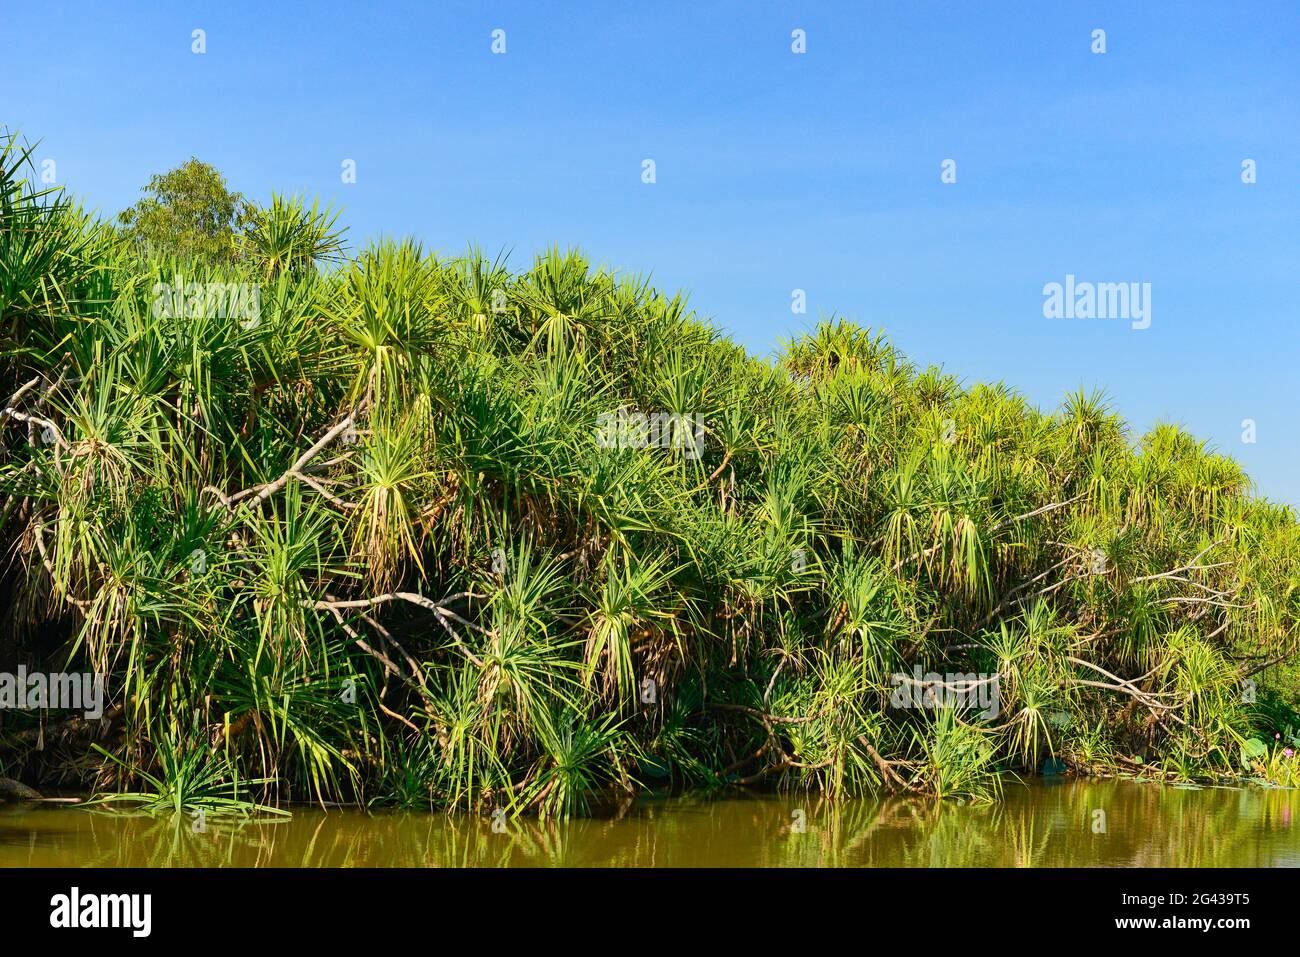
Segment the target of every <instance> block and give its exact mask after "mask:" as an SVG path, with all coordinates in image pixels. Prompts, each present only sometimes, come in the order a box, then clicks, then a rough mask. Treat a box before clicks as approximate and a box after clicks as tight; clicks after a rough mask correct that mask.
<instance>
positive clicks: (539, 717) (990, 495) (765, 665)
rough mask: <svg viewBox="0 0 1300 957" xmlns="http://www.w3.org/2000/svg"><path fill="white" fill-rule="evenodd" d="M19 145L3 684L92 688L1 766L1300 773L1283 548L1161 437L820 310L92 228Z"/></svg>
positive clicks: (794, 776) (240, 783) (656, 776)
mask: <svg viewBox="0 0 1300 957" xmlns="http://www.w3.org/2000/svg"><path fill="white" fill-rule="evenodd" d="M4 142H6V143H7V146H5V147H4V153H3V160H2V161H0V177H3V178H2V179H0V319H2V322H3V337H4V341H3V368H2V371H0V375H2V376H3V379H4V381H3V383H0V386H2V391H3V394H4V395H5V396H8V397H9V398H8V400H7V402H6V404H5V407H4V410H3V413H0V418H2V420H3V435H2V438H0V482H2V483H3V484H2V485H0V491H2V492H3V494H4V496H5V498H4V504H3V511H2V512H0V521H2V525H0V535H2V536H3V539H4V544H5V549H6V550H5V564H4V567H3V578H2V579H0V589H2V590H3V594H4V599H3V607H4V613H5V626H4V629H3V630H4V637H3V638H0V653H2V656H0V662H3V664H4V665H5V666H6V667H11V665H10V663H13V664H14V665H16V663H17V662H19V661H24V662H29V663H31V664H36V663H40V664H42V665H43V666H44V667H46V668H47V670H51V669H53V670H57V669H58V668H59V667H66V668H68V669H70V670H71V669H75V670H79V671H94V672H97V673H100V674H105V675H107V676H108V689H109V697H110V703H109V707H108V708H107V710H106V712H105V716H104V719H103V720H102V721H99V722H91V721H86V720H84V719H81V718H77V717H72V718H67V717H66V715H65V714H62V713H60V712H57V711H48V712H39V713H36V714H32V713H18V712H12V711H10V712H0V775H7V776H9V777H14V778H22V779H24V780H26V781H28V782H29V783H31V784H35V785H38V786H42V787H52V788H67V789H84V790H94V791H99V792H111V793H121V792H130V793H135V794H137V795H144V796H145V799H146V800H147V801H148V802H149V804H150V806H156V807H161V808H195V807H207V808H209V809H211V810H212V811H213V812H214V813H219V812H221V811H223V810H229V809H231V808H239V807H250V806H252V805H253V804H261V805H266V806H283V805H286V804H288V803H290V802H293V801H327V802H328V801H338V802H350V803H351V802H355V803H363V804H368V803H383V804H397V805H405V806H411V807H424V808H428V807H437V808H456V809H477V810H481V811H485V812H489V813H490V812H492V811H494V810H496V809H500V810H501V811H503V812H505V813H508V814H517V813H523V812H528V813H533V812H535V813H540V814H544V815H554V814H572V813H587V812H590V811H593V810H597V809H599V808H600V807H601V806H602V805H604V804H605V803H607V802H608V801H609V800H611V799H612V798H613V797H615V796H618V795H626V794H632V793H636V792H638V791H644V790H646V789H663V788H685V787H689V788H699V789H705V790H707V789H718V788H724V787H734V786H754V787H776V788H785V789H811V790H813V791H816V792H818V793H820V794H823V795H825V796H826V797H827V798H830V799H834V798H837V797H842V796H847V795H854V794H859V793H864V792H875V791H891V792H897V793H901V794H916V795H939V796H960V797H965V798H974V799H977V800H988V799H994V798H996V796H997V793H998V782H999V780H1000V778H999V775H1000V773H1001V772H1006V771H1012V772H1016V773H1021V774H1025V773H1028V774H1033V773H1037V772H1039V771H1040V770H1041V769H1042V768H1043V766H1044V764H1045V763H1048V764H1049V765H1050V766H1051V767H1054V768H1062V769H1065V770H1067V771H1073V772H1075V773H1080V774H1090V773H1105V774H1117V773H1129V774H1141V775H1144V776H1149V777H1156V778H1166V779H1171V780H1180V781H1189V780H1207V779H1220V778H1227V777H1233V778H1255V779H1260V780H1272V781H1273V782H1274V783H1279V784H1290V785H1295V784H1296V783H1298V782H1297V780H1296V778H1297V774H1296V771H1295V767H1296V765H1295V764H1294V762H1292V761H1291V754H1290V753H1289V752H1290V750H1292V749H1294V746H1295V745H1296V744H1297V740H1296V735H1297V734H1298V733H1300V730H1298V729H1300V717H1298V716H1297V710H1296V702H1297V688H1298V687H1300V685H1298V684H1297V672H1296V668H1295V666H1294V657H1293V656H1294V654H1295V652H1296V650H1297V649H1296V635H1297V628H1298V619H1300V527H1298V526H1297V523H1296V516H1295V514H1294V512H1293V511H1292V510H1291V509H1290V508H1288V507H1283V506H1279V505H1275V504H1271V503H1270V502H1268V501H1266V500H1263V499H1260V498H1258V497H1254V496H1253V495H1252V494H1251V490H1250V484H1249V481H1248V479H1247V477H1246V476H1245V475H1244V474H1243V473H1242V471H1241V469H1240V468H1239V467H1238V466H1237V465H1236V464H1235V463H1234V462H1233V461H1232V460H1231V459H1230V458H1228V457H1225V456H1223V455H1220V454H1217V453H1215V452H1214V451H1212V450H1211V449H1209V448H1207V447H1206V445H1205V444H1204V443H1202V442H1200V441H1198V440H1196V439H1195V438H1194V437H1193V436H1191V435H1189V434H1187V433H1186V432H1185V431H1183V430H1182V429H1180V428H1179V427H1177V426H1174V425H1161V426H1158V427H1157V428H1155V429H1154V430H1152V431H1151V432H1149V433H1148V434H1145V435H1135V434H1133V433H1132V432H1131V431H1130V430H1129V429H1128V427H1127V426H1126V425H1125V423H1124V421H1123V420H1122V419H1121V418H1120V416H1119V415H1118V414H1117V413H1116V412H1115V410H1113V409H1112V408H1110V406H1109V405H1108V404H1107V401H1106V399H1105V398H1104V396H1103V395H1102V394H1100V393H1096V392H1088V391H1078V392H1075V393H1073V394H1070V395H1068V396H1066V397H1065V400H1064V401H1063V403H1062V404H1061V406H1060V408H1059V409H1055V410H1049V411H1042V410H1039V409H1037V408H1035V407H1033V406H1032V405H1031V404H1029V403H1028V402H1027V401H1026V400H1025V399H1024V398H1023V397H1021V396H1020V395H1018V394H1017V393H1016V392H1015V391H1014V390H1013V389H1011V388H1009V387H1007V386H1005V385H1002V384H975V385H964V384H962V383H960V382H959V381H958V380H957V379H956V378H954V377H953V376H952V375H949V374H948V373H945V372H944V371H943V370H942V369H939V368H934V367H931V368H927V369H921V368H917V367H915V366H914V365H912V364H911V363H909V362H908V360H907V359H906V357H905V356H903V355H902V354H900V353H899V352H898V350H896V349H895V348H894V347H893V346H892V345H891V344H890V343H889V341H888V340H887V339H886V338H885V337H884V335H883V334H882V333H880V332H878V331H873V330H868V329H864V328H860V327H858V326H856V325H854V324H852V323H849V322H846V321H841V320H834V319H832V320H828V321H824V322H821V323H819V324H818V325H817V326H816V328H815V329H814V330H812V331H810V332H808V333H807V334H805V335H802V336H799V337H797V338H795V339H794V340H793V341H791V342H790V343H788V344H787V345H786V346H785V347H784V349H783V350H782V351H781V352H780V353H779V354H778V355H777V356H776V357H775V358H774V359H772V360H764V359H760V358H756V357H754V356H751V355H748V354H747V353H746V352H745V351H744V350H743V349H742V348H740V347H739V346H737V345H736V344H734V343H733V342H731V341H730V340H729V339H728V338H727V337H726V336H725V335H724V334H723V333H722V332H720V331H719V330H718V329H716V328H714V327H713V326H711V325H710V324H709V323H707V322H706V321H704V320H703V319H701V318H700V317H699V316H697V315H696V314H694V313H693V312H691V311H690V309H689V308H688V306H687V303H686V301H685V300H684V298H683V297H681V296H680V295H669V294H666V293H663V292H661V291H659V290H656V289H654V288H653V287H651V286H650V285H649V283H648V282H646V281H643V280H641V279H638V278H635V277H632V276H626V275H620V274H615V273H613V272H610V271H608V270H605V269H600V268H594V267H593V266H592V265H591V264H590V263H589V262H588V261H587V260H586V259H585V258H584V257H583V256H582V255H581V254H579V253H577V252H572V251H570V252H565V251H561V250H552V251H550V252H548V253H547V254H545V255H542V256H540V257H538V258H537V259H536V260H535V262H534V263H533V264H532V265H531V266H530V267H528V268H526V269H523V270H522V271H511V270H510V269H509V268H508V267H507V265H506V263H504V262H503V261H499V260H493V259H490V258H487V257H484V256H483V255H481V254H479V253H478V252H477V251H470V252H469V253H467V254H466V255H463V256H457V257H452V258H445V257H442V256H438V255H435V254H433V253H431V252H429V251H427V250H425V249H423V248H422V247H421V246H420V245H419V244H418V243H416V242H414V241H409V240H402V241H393V240H386V241H382V242H378V243H374V244H371V245H369V246H366V247H364V248H363V249H361V250H360V251H358V252H356V253H355V254H354V255H351V256H349V255H345V253H344V247H343V243H342V235H341V233H340V231H339V230H338V228H337V226H336V217H335V214H333V213H331V212H328V211H323V210H321V209H320V208H319V207H317V206H314V205H308V204H306V203H304V202H301V201H298V200H291V199H286V198H276V199H275V200H274V201H273V202H272V204H271V205H269V206H266V207H254V206H247V205H246V204H245V205H240V204H242V202H243V201H242V200H240V201H239V202H238V203H235V202H233V201H232V202H231V203H230V204H229V207H230V208H229V215H228V216H227V217H226V218H225V220H224V221H223V222H220V223H216V224H215V225H214V223H213V221H211V220H204V219H203V218H202V216H195V215H191V217H190V220H189V221H188V223H187V224H186V226H185V230H181V231H177V230H175V229H172V228H171V227H170V226H169V225H168V223H169V220H168V218H167V216H165V215H163V214H162V213H160V212H159V210H158V208H157V207H156V205H150V203H147V202H144V201H142V204H141V205H140V206H139V207H137V208H135V209H134V211H133V212H132V213H131V214H130V215H128V216H124V217H123V219H122V221H121V222H120V223H117V224H110V223H107V222H104V221H102V220H100V219H98V218H96V217H94V216H92V215H90V214H88V213H86V212H84V211H83V210H82V209H81V208H79V207H78V206H77V205H76V204H75V203H74V202H73V201H72V200H71V199H70V198H68V196H66V195H65V194H64V193H63V192H61V191H59V190H46V191H44V192H42V190H41V188H40V187H39V182H38V176H36V175H34V174H33V171H32V169H31V165H30V162H29V157H28V155H27V154H26V152H25V150H23V149H22V148H21V147H20V146H19V142H18V140H17V139H8V140H6V141H4ZM194 172H195V171H194V170H190V173H191V174H193V173H194ZM200 172H201V171H200ZM33 184H37V185H35V186H34V185H33ZM151 202H154V203H159V202H161V203H163V204H166V203H167V202H168V196H167V194H166V193H165V192H160V193H158V194H156V195H155V197H154V199H153V200H152V201H151ZM217 202H218V203H224V202H225V201H224V200H221V199H220V197H218V199H217ZM173 206H174V207H179V204H175V203H174V204H173ZM205 208H207V207H205ZM222 208H225V207H224V206H223V207H222ZM182 212H183V209H182ZM169 215H170V214H169ZM177 215H180V214H177ZM141 223H146V224H148V227H147V229H142V228H141ZM195 223H197V225H194V224H195ZM182 233H183V236H184V238H183V241H182V242H176V243H170V244H169V241H168V237H169V236H173V237H174V236H176V235H181V234H182ZM619 410H624V412H625V413H627V415H626V416H625V417H624V419H623V420H620V421H630V422H632V423H633V432H634V434H633V435H631V436H630V440H629V441H608V440H607V438H608V436H607V435H606V433H602V432H601V428H600V425H599V424H600V423H602V422H604V423H608V422H609V421H610V419H609V417H610V416H611V415H616V414H617V413H618V412H619ZM638 413H642V414H646V415H655V414H658V415H659V416H660V418H659V419H653V420H647V421H655V422H660V423H666V425H664V427H663V428H661V429H656V430H655V431H654V432H651V431H650V430H649V429H646V428H643V427H642V426H644V425H645V424H646V422H643V420H641V419H638V418H636V415H637V414H638ZM697 427H698V429H699V430H700V431H699V434H700V436H701V437H702V445H701V446H698V450H699V451H700V454H699V455H696V454H695V453H696V451H697V446H695V445H694V444H693V442H692V441H678V440H679V439H680V438H682V436H683V435H684V434H687V433H689V434H687V437H688V438H691V439H693V437H694V436H695V434H696V433H695V432H694V431H692V430H695V429H696V428H697ZM917 669H919V672H918V671H917ZM918 673H919V674H921V675H922V676H923V677H922V679H921V681H922V685H924V684H925V682H928V681H931V680H933V679H932V678H931V677H930V676H945V675H948V676H952V675H956V676H958V677H956V678H950V679H944V680H945V681H946V682H947V685H948V687H947V691H949V692H955V693H956V694H957V695H960V693H962V692H970V691H971V690H972V689H973V688H974V687H975V682H980V683H981V684H980V685H979V686H980V687H986V686H991V688H992V689H993V697H992V698H991V699H985V702H986V703H985V704H976V705H973V706H966V705H964V704H962V703H961V701H962V700H964V699H960V698H959V697H958V699H957V700H956V703H954V695H953V694H948V695H946V697H947V700H948V704H947V705H946V706H943V707H932V706H931V705H933V704H934V703H935V701H934V698H935V695H934V692H933V689H931V691H930V692H929V695H930V696H929V697H926V692H925V690H924V689H923V688H922V689H919V690H916V691H915V693H912V694H904V695H902V697H901V704H900V696H899V691H900V688H903V687H912V686H911V685H909V684H908V682H907V679H909V678H911V679H912V680H913V681H915V680H916V679H915V678H914V676H915V675H916V674H918ZM898 676H905V677H904V678H902V679H900V678H899V677H898ZM938 697H940V698H943V697H945V695H944V693H943V691H942V690H941V691H940V694H939V695H938ZM989 702H991V706H989ZM906 705H912V706H906Z"/></svg>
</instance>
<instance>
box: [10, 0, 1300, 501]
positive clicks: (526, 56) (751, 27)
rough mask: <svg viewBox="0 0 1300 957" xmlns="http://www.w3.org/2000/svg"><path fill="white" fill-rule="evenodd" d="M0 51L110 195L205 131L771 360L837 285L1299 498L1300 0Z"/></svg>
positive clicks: (204, 8)
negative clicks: (585, 265) (593, 277)
mask: <svg viewBox="0 0 1300 957" xmlns="http://www.w3.org/2000/svg"><path fill="white" fill-rule="evenodd" d="M196 29H202V30H204V31H205V36H206V52H205V53H203V54H196V53H193V52H192V45H193V40H192V32H193V31H194V30H196ZM498 29H500V30H504V31H505V44H506V52H505V53H504V54H494V53H493V51H492V42H493V39H492V33H493V31H494V30H498ZM796 29H802V30H804V31H806V47H807V52H806V53H803V54H796V53H794V52H792V49H791V45H792V42H793V41H792V38H791V33H792V31H794V30H796ZM1097 29H1102V30H1105V43H1106V52H1105V53H1094V52H1093V51H1092V48H1093V46H1094V40H1093V37H1092V33H1093V31H1094V30H1097ZM0 50H2V51H3V53H2V54H0V124H4V125H8V126H10V127H11V128H18V129H20V130H21V131H22V133H23V134H24V135H26V136H28V137H29V138H32V139H40V140H41V141H42V143H41V147H40V149H39V151H38V156H39V157H40V158H42V159H44V158H51V159H54V160H55V161H56V170H57V175H58V179H59V181H60V182H61V183H64V184H66V185H67V186H69V187H70V188H71V189H72V190H73V192H75V193H76V194H77V195H78V196H79V197H81V198H82V199H83V200H84V201H85V202H86V203H87V204H88V205H90V206H93V207H98V208H99V209H101V210H103V211H104V212H105V213H116V212H117V211H118V210H119V209H121V208H122V207H124V206H127V205H129V204H130V203H131V202H133V201H134V200H135V199H136V198H137V196H138V194H139V190H140V188H141V186H143V185H144V183H145V182H146V181H147V180H148V178H149V176H150V175H151V174H153V173H156V172H162V171H164V170H167V169H170V168H172V167H174V166H176V165H178V164H179V163H181V162H183V161H184V160H186V159H188V158H189V157H190V156H191V155H196V156H198V157H199V158H200V159H202V160H204V161H206V162H209V163H212V164H214V165H215V166H217V167H218V168H219V169H221V170H222V171H223V172H224V173H225V174H226V175H227V176H228V178H229V180H230V182H231V185H232V186H233V187H234V188H235V189H238V190H240V191H242V192H244V193H245V194H246V195H248V196H249V197H251V198H255V199H260V200H265V199H266V198H268V197H269V194H270V191H271V190H272V189H276V190H280V191H287V192H304V193H307V194H314V195H319V196H320V197H321V198H322V199H323V200H325V201H329V202H334V203H335V204H337V205H341V206H343V207H344V210H345V211H344V214H343V219H342V222H345V223H347V224H348V225H349V227H350V232H349V238H350V239H351V241H352V243H353V245H354V246H355V245H357V244H360V243H364V242H365V241H366V240H367V239H368V238H372V237H375V236H378V235H381V234H396V235H407V234H409V235H414V236H416V237H418V238H420V239H421V240H422V241H423V242H424V243H425V245H426V247H428V248H431V249H435V250H438V251H441V252H445V253H456V252H460V251H463V250H464V249H465V248H466V247H467V245H468V244H470V243H477V244H479V245H481V246H482V247H484V249H485V250H486V251H488V252H497V251H500V250H503V249H510V250H513V254H512V258H511V261H512V263H513V264H514V265H515V266H517V267H519V266H525V265H527V264H528V262H529V261H530V260H531V257H532V256H533V254H534V253H535V252H536V251H538V250H540V249H542V248H544V247H545V246H547V245H549V244H552V243H558V244H561V245H565V246H569V245H577V246H580V247H581V248H583V249H584V250H585V251H586V252H587V253H588V254H589V255H590V256H591V257H592V258H593V259H594V260H596V261H598V262H602V263H606V264H609V265H611V266H615V267H618V268H620V269H624V270H627V271H630V272H639V273H650V274H652V275H653V278H654V279H655V281H656V282H657V283H658V284H659V285H661V286H663V287H666V288H669V289H676V288H683V289H686V290H687V291H688V292H689V293H690V296H691V302H692V304H693V305H694V307H695V308H696V310H697V311H699V312H700V313H702V314H704V315H706V316H709V317H712V318H713V320H714V321H715V322H716V323H717V324H719V325H720V326H722V327H723V328H725V329H726V330H728V331H729V332H730V333H731V334H732V335H733V336H735V337H736V338H737V339H738V340H739V341H741V342H742V343H744V344H745V345H746V346H748V347H749V348H750V349H751V350H753V351H756V352H759V353H768V352H770V351H771V350H773V349H774V348H775V347H776V345H777V344H778V343H779V342H780V341H781V340H782V339H783V338H785V337H787V336H789V335H790V334H792V333H794V332H796V331H799V330H801V329H804V328H807V327H808V326H810V325H812V324H813V323H815V322H816V320H817V319H818V318H819V317H821V316H826V315H830V314H832V313H835V314H839V315H843V316H846V317H849V318H852V319H855V320H856V321H858V322H861V323H863V324H866V325H870V326H878V327H882V328H883V329H885V330H886V331H887V332H888V334H889V335H890V336H891V337H892V338H893V339H894V341H895V342H896V343H897V344H898V345H899V346H900V347H901V348H902V349H903V350H904V351H905V352H907V353H908V354H909V355H910V356H911V357H912V358H913V360H914V361H916V362H917V363H919V364H920V365H926V364H929V363H932V362H933V363H938V364H942V365H943V366H944V367H945V368H946V369H948V370H949V371H951V372H953V373H955V374H956V375H958V376H959V377H960V378H962V379H963V380H964V381H966V382H968V383H969V382H975V381H979V380H1004V381H1006V382H1008V383H1009V384H1012V385H1014V386H1016V387H1017V388H1019V389H1020V390H1021V391H1023V392H1024V393H1025V394H1027V395H1028V396H1029V398H1030V399H1031V400H1032V401H1034V402H1035V403H1037V404H1038V405H1040V406H1041V407H1044V408H1047V409H1051V408H1055V407H1056V406H1057V405H1058V403H1059V402H1060V400H1061V398H1062V396H1063V395H1064V394H1065V393H1066V392H1067V391H1068V390H1071V389H1074V388H1076V387H1078V386H1080V385H1083V386H1086V387H1088V388H1091V387H1094V386H1100V387H1103V388H1105V389H1106V390H1107V391H1108V392H1109V393H1110V395H1111V396H1112V397H1113V399H1114V401H1115V402H1116V404H1117V406H1118V407H1119V408H1120V409H1121V410H1122V412H1123V413H1124V414H1125V416H1126V417H1127V418H1128V419H1129V420H1130V421H1131V422H1132V423H1133V424H1134V425H1135V427H1136V428H1137V429H1139V430H1145V429H1147V428H1149V427H1150V426H1151V425H1152V424H1154V423H1155V422H1157V421H1176V422H1181V423H1183V424H1184V425H1186V426H1187V427H1188V428H1190V429H1191V430H1192V431H1193V432H1195V433H1196V434H1197V435H1199V436H1201V437H1202V438H1205V439H1208V440H1210V441H1211V442H1212V444H1213V445H1214V446H1216V447H1217V448H1218V449H1220V450H1221V451H1224V452H1227V453H1230V454H1232V455H1233V456H1235V457H1236V458H1237V459H1238V460H1239V461H1241V462H1242V463H1243V465H1244V466H1245V467H1246V468H1247V470H1248V471H1249V472H1250V473H1251V475H1252V476H1253V477H1254V478H1255V479H1256V481H1257V484H1258V488H1259V490H1260V491H1261V492H1262V493H1264V494H1266V495H1268V496H1269V497H1272V498H1275V499H1278V500H1282V501H1289V502H1292V503H1296V504H1300V396H1298V395H1297V392H1298V391H1300V390H1298V389H1297V385H1298V384H1300V373H1298V372H1297V364H1298V363H1300V339H1298V333H1297V330H1296V325H1297V318H1298V317H1297V311H1298V308H1300V295H1298V293H1300V256H1298V255H1297V253H1300V109H1298V101H1297V97H1298V96H1300V5H1297V3H1296V2H1295V0H1289V2H1263V3H1245V2H1233V3H1226V2H1220V3H1200V2H1180V3H1177V4H1171V3H1145V2H1144V3H1132V2H1128V0H1126V2H1101V0H1089V2H1054V0H1037V2H1026V3H994V2H989V3H957V2H947V3H923V2H893V3H881V2H869V3H868V2H855V3H843V4H840V3H829V2H803V3H758V4H746V5H741V4H739V3H726V4H722V3H718V4H711V3H706V2H702V0H694V2H689V3H673V2H653V3H651V2H641V3H632V2H626V3H624V2H615V0H608V2H601V3H565V4H561V3H553V2H544V0H531V2H519V3H491V2H476V3H470V2H465V3H436V2H413V3H408V2H392V3H374V4H371V3H362V2H326V3H313V4H310V5H308V4H302V5H299V4H295V3H286V2H279V0H275V2H262V3H251V2H246V0H223V2H220V3H197V4H190V3H179V2H176V3H154V4H143V3H137V4H131V3H114V4H103V3H97V2H96V3H60V2H45V0H43V2H41V3H39V4H33V3H30V2H29V3H22V4H18V3H14V2H12V0H0ZM346 159H352V160H355V162H356V171H357V181H356V183H355V184H346V185H345V184H343V183H342V182H341V176H340V172H341V164H342V163H343V161H344V160H346ZM645 159H653V160H654V161H655V164H656V168H655V173H656V182H655V183H653V184H646V183H644V182H642V162H643V160H645ZM947 159H952V160H954V161H955V162H956V182H955V183H944V182H941V175H940V174H941V164H942V163H943V162H944V161H945V160H947ZM1247 159H1251V160H1254V161H1255V164H1256V166H1255V168H1256V176H1257V181H1256V182H1255V183H1253V184H1249V185H1248V184H1245V183H1243V182H1242V163H1243V161H1244V160H1247ZM1067 274H1073V275H1074V276H1076V277H1077V279H1078V280H1079V281H1081V282H1082V281H1090V282H1139V283H1146V282H1149V283H1151V303H1150V305H1151V320H1152V321H1151V325H1150V328H1147V329H1133V328H1131V324H1130V323H1129V322H1127V321H1123V320H1102V319H1048V318H1045V317H1044V314H1043V301H1044V295H1043V287H1044V285H1045V284H1047V283H1050V282H1062V283H1063V282H1064V281H1065V277H1066V275H1067ZM794 289H803V290H806V293H807V303H808V305H807V313H806V314H805V315H795V314H792V311H791V295H792V290H794ZM1244 419H1253V420H1254V421H1255V423H1256V430H1257V441H1256V442H1255V443H1253V444H1249V443H1245V442H1243V441H1242V432H1243V429H1242V422H1243V420H1244Z"/></svg>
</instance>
